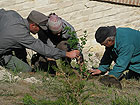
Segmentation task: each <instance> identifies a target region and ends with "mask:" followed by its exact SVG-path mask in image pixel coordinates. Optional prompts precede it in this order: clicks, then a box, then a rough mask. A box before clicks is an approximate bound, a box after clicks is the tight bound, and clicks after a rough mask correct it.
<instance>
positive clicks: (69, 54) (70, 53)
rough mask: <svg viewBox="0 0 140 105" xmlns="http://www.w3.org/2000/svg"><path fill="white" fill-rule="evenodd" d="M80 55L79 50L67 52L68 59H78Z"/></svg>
mask: <svg viewBox="0 0 140 105" xmlns="http://www.w3.org/2000/svg"><path fill="white" fill-rule="evenodd" d="M79 54H80V51H79V50H73V51H70V52H66V57H69V58H76V57H78V56H79Z"/></svg>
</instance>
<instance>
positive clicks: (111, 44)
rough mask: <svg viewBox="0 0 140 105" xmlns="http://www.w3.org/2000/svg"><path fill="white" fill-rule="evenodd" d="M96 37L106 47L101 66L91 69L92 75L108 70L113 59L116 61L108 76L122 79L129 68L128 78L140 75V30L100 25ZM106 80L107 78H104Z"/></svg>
mask: <svg viewBox="0 0 140 105" xmlns="http://www.w3.org/2000/svg"><path fill="white" fill-rule="evenodd" d="M95 39H96V41H97V42H98V43H100V44H101V45H104V46H105V47H106V49H105V52H104V55H103V57H102V59H101V62H100V64H99V68H98V69H93V70H90V72H91V74H92V75H97V74H101V73H103V72H106V71H107V70H109V67H110V65H111V63H112V61H115V65H114V67H113V69H112V70H110V71H109V74H108V78H112V76H113V77H114V78H116V79H118V80H120V79H121V78H122V74H123V72H124V71H125V70H129V75H127V77H126V78H127V79H129V78H133V77H135V78H138V77H139V76H140V41H139V40H138V39H140V31H137V30H134V29H131V28H116V27H115V26H107V27H99V28H98V29H97V31H96V33H95ZM102 80H103V79H102ZM104 81H106V80H105V79H104Z"/></svg>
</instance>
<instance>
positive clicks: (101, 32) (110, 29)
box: [95, 26, 116, 43]
mask: <svg viewBox="0 0 140 105" xmlns="http://www.w3.org/2000/svg"><path fill="white" fill-rule="evenodd" d="M115 35H116V27H115V26H107V27H99V28H98V29H97V31H96V33H95V39H96V41H97V42H98V43H103V42H104V41H105V40H106V38H107V37H109V36H115Z"/></svg>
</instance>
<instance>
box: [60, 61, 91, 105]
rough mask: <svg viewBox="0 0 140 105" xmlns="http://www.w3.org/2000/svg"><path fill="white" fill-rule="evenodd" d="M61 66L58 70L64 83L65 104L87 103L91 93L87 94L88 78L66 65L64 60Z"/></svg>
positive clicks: (79, 104) (63, 95) (77, 104)
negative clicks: (83, 77)
mask: <svg viewBox="0 0 140 105" xmlns="http://www.w3.org/2000/svg"><path fill="white" fill-rule="evenodd" d="M59 66H60V68H59V69H57V71H58V72H59V73H61V74H63V75H61V78H62V79H60V80H61V82H62V83H63V86H64V88H63V90H62V98H63V99H64V103H65V104H64V105H82V104H85V103H87V102H86V101H87V99H88V98H89V96H90V94H89V93H87V94H85V92H86V91H85V89H84V88H85V86H86V80H83V79H82V77H81V76H80V75H79V73H78V72H77V71H75V70H74V69H72V68H71V67H70V66H69V65H66V64H65V62H64V61H60V65H59Z"/></svg>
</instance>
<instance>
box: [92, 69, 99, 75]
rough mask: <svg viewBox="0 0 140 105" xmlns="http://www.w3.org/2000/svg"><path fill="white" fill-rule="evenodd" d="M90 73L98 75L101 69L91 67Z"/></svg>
mask: <svg viewBox="0 0 140 105" xmlns="http://www.w3.org/2000/svg"><path fill="white" fill-rule="evenodd" d="M89 73H90V74H91V75H97V74H100V73H101V70H99V69H91V70H89Z"/></svg>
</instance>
